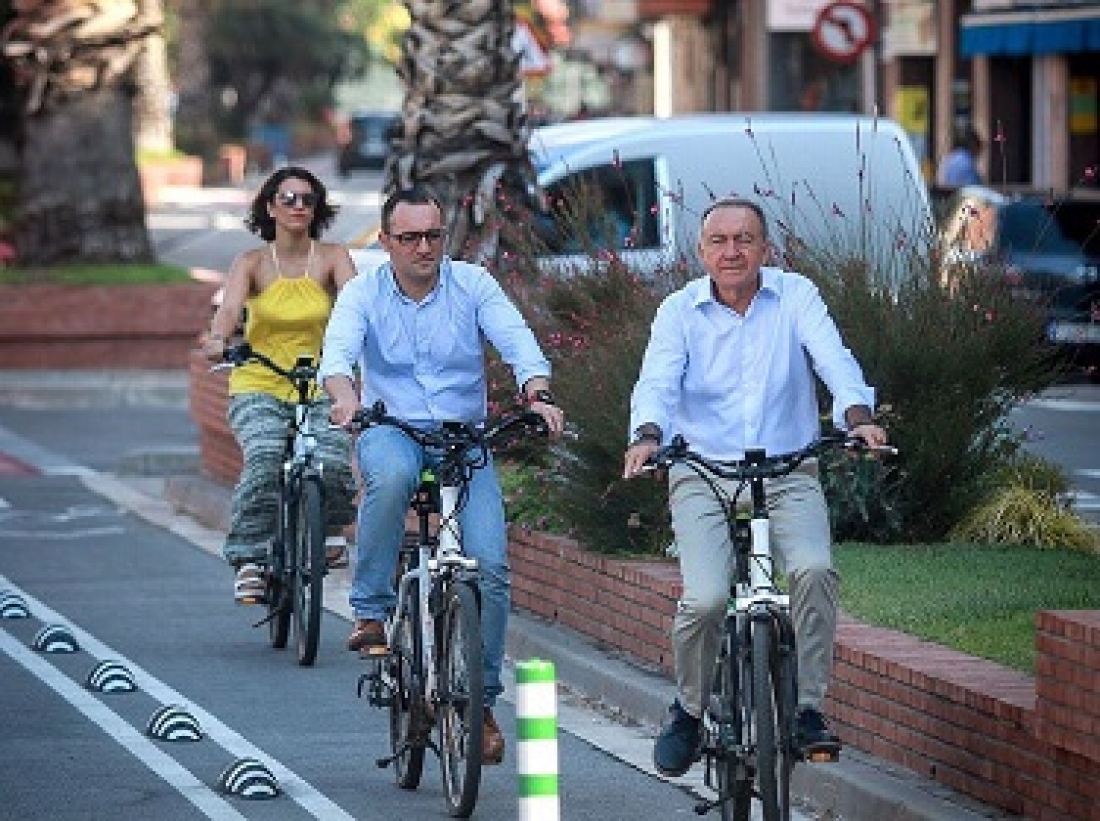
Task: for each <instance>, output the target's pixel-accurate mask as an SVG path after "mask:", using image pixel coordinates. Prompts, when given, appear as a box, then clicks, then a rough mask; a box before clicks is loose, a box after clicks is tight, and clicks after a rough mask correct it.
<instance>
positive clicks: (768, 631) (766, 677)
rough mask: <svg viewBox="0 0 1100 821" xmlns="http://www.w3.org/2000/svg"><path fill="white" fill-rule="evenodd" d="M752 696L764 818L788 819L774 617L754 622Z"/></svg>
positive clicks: (787, 760)
mask: <svg viewBox="0 0 1100 821" xmlns="http://www.w3.org/2000/svg"><path fill="white" fill-rule="evenodd" d="M751 630H752V699H753V720H754V725H755V727H756V788H757V792H758V793H759V794H760V803H761V804H762V805H763V811H764V812H763V814H764V821H789V819H790V817H791V803H790V797H791V769H792V767H793V762H792V759H791V757H790V754H789V753H790V744H789V739H788V738H787V737H786V736H787V733H786V731H785V729H784V728H785V726H786V722H785V721H784V717H783V715H782V714H781V712H780V710H779V709H778V705H779V704H780V703H781V702H782V701H783V700H784V697H783V694H782V690H781V688H780V683H779V681H778V679H777V678H776V673H777V672H778V671H779V666H780V665H779V660H778V659H779V647H778V641H777V636H776V635H775V631H776V625H775V623H774V622H773V621H772V620H771V619H765V620H761V621H753V622H752V626H751Z"/></svg>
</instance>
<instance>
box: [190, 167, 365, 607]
mask: <svg viewBox="0 0 1100 821" xmlns="http://www.w3.org/2000/svg"><path fill="white" fill-rule="evenodd" d="M335 216H336V208H335V206H333V205H331V204H330V203H329V202H328V201H327V197H326V191H325V187H324V185H322V184H321V181H320V180H318V179H317V178H316V177H315V176H314V175H313V174H312V173H310V172H309V171H307V170H306V169H304V168H298V167H294V166H288V167H284V168H280V169H279V170H278V171H276V172H275V173H273V174H272V175H271V176H270V177H269V178H268V179H267V181H266V182H265V183H264V184H263V186H262V187H261V188H260V190H259V193H257V195H256V197H255V199H254V200H253V201H252V205H251V207H250V209H249V213H248V216H247V217H246V218H245V225H246V226H247V227H248V230H249V231H251V232H252V233H254V234H258V235H259V236H260V237H261V238H262V239H264V240H265V241H266V242H267V244H266V245H265V246H263V247H262V248H255V249H253V250H251V251H246V252H244V253H243V254H241V255H240V256H238V257H237V258H236V259H235V260H234V261H233V265H232V267H231V268H230V270H229V275H228V277H227V278H226V282H225V288H224V292H223V296H222V303H221V306H220V307H219V308H218V310H217V312H216V313H215V314H214V318H213V319H212V320H211V322H210V331H209V333H208V334H207V335H206V337H205V339H204V340H203V352H204V353H205V354H206V356H207V358H209V359H211V360H214V361H220V360H221V359H222V355H223V353H224V352H225V347H226V340H227V339H228V338H229V337H230V336H231V335H232V334H233V332H234V329H235V328H236V327H237V323H238V321H239V320H240V317H241V312H242V310H246V314H247V318H246V323H245V328H244V338H245V340H246V341H247V342H248V343H249V344H250V345H251V346H252V348H253V349H254V350H256V351H258V352H260V353H263V354H265V355H266V356H267V357H268V358H270V359H272V360H273V361H275V362H276V363H278V364H279V365H281V366H282V367H284V368H287V369H289V368H290V367H292V366H293V365H294V362H295V360H296V359H297V358H298V357H299V356H300V355H303V354H309V355H310V356H312V357H313V358H314V359H315V360H319V359H320V352H321V340H322V337H323V336H324V330H325V325H326V324H327V322H328V318H329V314H330V313H331V312H332V304H333V300H334V299H335V296H336V293H337V291H339V289H340V288H341V287H343V285H344V283H345V282H347V281H348V280H349V279H351V278H352V277H353V276H355V266H354V264H353V263H352V261H351V256H350V255H349V254H348V251H347V248H345V247H344V246H343V245H339V244H337V243H332V242H321V241H320V236H321V232H322V231H324V229H326V228H328V226H329V225H330V224H331V223H332V220H333V218H334V217H335ZM229 394H230V398H229V414H228V416H229V426H230V427H231V428H232V429H233V435H234V436H235V437H236V438H237V442H238V444H239V445H240V446H241V451H242V453H243V454H244V465H243V468H242V470H241V476H240V480H239V481H238V482H237V486H236V488H235V489H234V491H233V503H232V508H231V517H230V525H229V533H228V534H227V535H226V540H225V548H224V554H225V558H226V560H227V561H228V562H229V563H230V564H232V565H233V567H234V568H235V569H236V571H237V578H236V583H235V585H234V590H235V596H236V599H237V601H239V602H242V603H251V602H258V601H259V600H260V598H261V596H262V594H263V578H262V574H263V565H264V564H265V563H266V561H267V550H268V545H269V543H270V541H271V537H272V534H273V533H274V531H275V516H276V510H277V507H278V495H277V494H278V491H277V485H276V479H277V477H278V472H279V470H280V467H281V462H282V455H283V443H284V441H285V438H286V431H287V425H288V424H289V423H290V422H291V421H293V419H294V404H293V403H294V400H295V397H296V394H295V392H294V388H293V386H292V385H291V383H290V382H289V381H288V380H287V379H285V378H283V377H282V376H279V375H278V374H276V373H274V372H272V371H270V370H268V369H267V368H265V367H264V366H263V365H261V364H259V363H250V364H247V365H244V366H242V367H238V368H234V370H233V373H232V375H231V376H230V378H229ZM311 414H312V416H313V429H314V431H317V444H318V447H319V456H320V459H321V461H322V464H324V466H325V470H324V484H325V503H326V504H325V508H326V510H325V512H326V517H327V523H328V528H329V533H330V534H331V535H330V539H329V542H328V544H329V551H328V552H329V561H330V565H341V564H345V563H346V561H347V558H346V557H347V548H346V543H345V542H343V539H342V536H340V535H339V534H341V533H342V531H343V529H344V528H345V527H346V526H347V525H348V524H350V523H351V522H352V521H354V517H355V508H354V504H353V497H354V495H355V484H354V479H353V478H352V474H351V466H350V456H351V440H350V437H349V436H348V434H346V433H345V432H343V431H340V430H331V429H330V427H329V421H328V417H329V401H328V399H327V397H326V396H325V394H324V392H323V391H319V392H318V396H317V404H316V405H315V406H314V407H313V409H312V411H311Z"/></svg>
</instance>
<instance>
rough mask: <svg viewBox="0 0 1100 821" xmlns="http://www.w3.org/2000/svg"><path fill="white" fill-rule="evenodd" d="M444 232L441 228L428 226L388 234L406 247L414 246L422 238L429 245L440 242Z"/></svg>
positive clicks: (421, 240)
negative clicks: (423, 229)
mask: <svg viewBox="0 0 1100 821" xmlns="http://www.w3.org/2000/svg"><path fill="white" fill-rule="evenodd" d="M445 234H446V232H445V231H444V230H443V229H442V228H429V229H428V230H427V231H402V232H401V233H400V234H390V236H391V237H393V238H394V239H395V240H397V241H398V242H399V243H400V244H401V245H403V246H404V247H406V248H415V247H416V246H418V245H419V244H420V243H421V242H423V241H424V240H427V242H428V244H429V245H435V244H436V243H437V242H441V241H442V240H443V237H444V236H445Z"/></svg>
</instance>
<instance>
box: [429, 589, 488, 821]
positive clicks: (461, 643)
mask: <svg viewBox="0 0 1100 821" xmlns="http://www.w3.org/2000/svg"><path fill="white" fill-rule="evenodd" d="M439 639H440V645H439V676H440V697H439V752H440V763H441V764H442V767H443V787H444V790H445V791H446V794H447V809H448V811H449V812H450V814H451V815H452V816H454V817H456V818H468V817H469V815H470V813H472V812H473V811H474V805H475V804H476V803H477V793H478V789H479V787H480V785H481V744H482V735H483V731H484V726H485V686H484V667H483V665H482V646H481V615H480V613H479V612H478V605H477V593H476V591H475V588H474V585H473V584H472V583H470V582H456V583H455V584H453V585H452V586H451V588H450V591H449V595H448V599H447V602H446V609H445V611H444V613H443V624H442V628H441V630H440V632H439Z"/></svg>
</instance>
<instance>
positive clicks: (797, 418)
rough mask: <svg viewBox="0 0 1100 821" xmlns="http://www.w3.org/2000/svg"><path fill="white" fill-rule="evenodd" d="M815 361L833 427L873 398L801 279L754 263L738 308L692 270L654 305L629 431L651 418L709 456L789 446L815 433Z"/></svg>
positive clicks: (818, 300)
mask: <svg viewBox="0 0 1100 821" xmlns="http://www.w3.org/2000/svg"><path fill="white" fill-rule="evenodd" d="M815 371H816V373H817V375H818V376H820V377H821V379H822V381H823V382H824V383H825V385H826V386H827V387H828V389H829V392H830V393H831V394H832V397H833V413H832V415H833V422H834V424H835V425H837V426H838V427H840V428H844V411H845V410H846V409H847V408H849V407H851V406H852V405H866V406H867V407H868V408H872V409H873V408H874V398H875V395H874V390H873V389H872V388H870V387H868V386H867V384H866V383H865V382H864V379H863V372H862V370H861V369H860V367H859V363H857V362H856V360H855V358H854V357H853V356H852V353H851V352H850V351H849V350H848V349H847V348H846V347H845V346H844V342H843V341H842V340H841V338H840V333H839V331H838V330H837V327H836V324H835V323H834V322H833V319H832V317H831V316H830V315H829V311H828V309H827V308H826V307H825V303H824V301H823V300H822V299H821V295H820V294H819V293H818V290H817V287H816V286H815V285H814V284H813V283H812V282H811V281H810V280H809V279H807V278H806V277H804V276H802V275H801V274H795V273H790V272H787V271H781V270H780V269H778V268H768V267H765V268H762V269H761V287H760V290H759V292H757V294H756V296H755V297H754V298H753V300H752V302H751V303H750V304H749V308H748V310H747V311H746V312H745V315H744V316H741V315H740V314H738V313H737V312H735V311H733V310H731V309H730V308H728V307H726V306H725V305H723V304H721V303H720V302H718V300H717V299H716V298H715V296H714V293H713V290H712V287H711V279H710V277H709V276H704V277H700V278H699V279H696V280H693V281H692V282H689V283H688V284H687V285H685V286H684V287H683V288H681V289H680V290H678V291H676V292H674V293H672V294H670V295H669V296H668V297H666V298H665V300H664V301H663V302H662V303H661V306H660V308H658V310H657V315H656V316H655V318H654V320H653V326H652V330H651V333H650V339H649V344H648V346H647V347H646V352H645V356H644V358H643V360H642V367H641V373H640V374H639V377H638V382H637V384H636V385H635V386H634V392H633V395H632V398H631V406H630V431H629V434H628V435H629V437H630V439H631V440H632V439H633V438H634V434H635V431H636V430H637V428H638V427H639V426H641V425H643V424H645V423H654V424H657V425H659V426H660V428H661V430H662V432H663V433H664V437H665V441H666V442H667V441H668V439H669V438H670V437H671V436H672V435H674V434H681V435H682V436H683V437H684V438H685V439H686V440H687V441H688V444H689V445H691V447H692V448H693V449H694V450H696V451H697V452H699V453H701V454H703V455H704V456H707V457H709V458H712V459H740V458H743V456H744V453H745V450H746V449H748V448H753V447H762V448H764V449H765V451H766V452H767V453H769V454H782V453H790V452H792V451H795V450H798V449H799V448H802V447H805V446H806V445H808V444H809V443H810V442H811V441H813V440H814V439H815V438H816V437H817V436H818V435H819V434H820V418H819V417H820V409H819V407H818V401H817V394H816V384H815V380H814V372H815Z"/></svg>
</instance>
